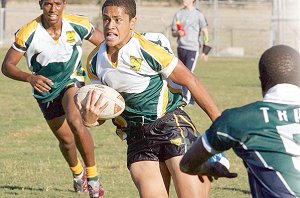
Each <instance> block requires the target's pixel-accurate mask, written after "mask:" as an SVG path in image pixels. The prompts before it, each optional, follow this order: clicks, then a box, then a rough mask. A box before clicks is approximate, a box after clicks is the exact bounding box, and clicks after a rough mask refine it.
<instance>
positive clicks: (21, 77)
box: [1, 62, 32, 82]
mask: <svg viewBox="0 0 300 198" xmlns="http://www.w3.org/2000/svg"><path fill="white" fill-rule="evenodd" d="M1 71H2V73H3V74H4V75H5V76H7V77H8V78H11V79H14V80H18V81H23V82H30V80H29V79H30V77H31V76H32V74H30V73H27V72H23V71H22V70H20V69H19V68H18V67H16V66H15V65H12V64H11V63H6V62H4V63H3V65H2V70H1Z"/></svg>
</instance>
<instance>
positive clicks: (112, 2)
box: [102, 0, 136, 20]
mask: <svg viewBox="0 0 300 198" xmlns="http://www.w3.org/2000/svg"><path fill="white" fill-rule="evenodd" d="M107 6H117V7H123V8H124V9H125V13H126V14H128V15H129V20H130V19H132V18H134V17H135V16H136V4H135V0H106V1H105V2H104V4H103V5H102V13H103V10H104V8H105V7H107Z"/></svg>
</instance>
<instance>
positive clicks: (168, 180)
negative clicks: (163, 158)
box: [159, 162, 171, 194]
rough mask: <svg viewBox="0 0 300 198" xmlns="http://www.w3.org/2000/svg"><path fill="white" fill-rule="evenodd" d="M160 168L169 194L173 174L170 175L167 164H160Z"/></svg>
mask: <svg viewBox="0 0 300 198" xmlns="http://www.w3.org/2000/svg"><path fill="white" fill-rule="evenodd" d="M159 168H160V173H161V176H162V178H163V180H164V184H165V187H166V190H167V192H168V194H169V189H170V184H171V174H170V172H169V170H168V167H167V166H166V164H165V162H159Z"/></svg>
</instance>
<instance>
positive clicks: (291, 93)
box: [263, 83, 300, 105]
mask: <svg viewBox="0 0 300 198" xmlns="http://www.w3.org/2000/svg"><path fill="white" fill-rule="evenodd" d="M263 101H264V102H274V103H282V104H295V105H300V88H299V87H298V86H296V85H292V84H287V83H283V84H278V85H275V86H274V87H272V88H270V89H269V90H268V91H267V93H266V95H265V97H264V99H263Z"/></svg>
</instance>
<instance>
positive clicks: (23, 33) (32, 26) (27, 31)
mask: <svg viewBox="0 0 300 198" xmlns="http://www.w3.org/2000/svg"><path fill="white" fill-rule="evenodd" d="M40 22H41V16H39V17H38V18H36V19H34V20H32V21H31V22H29V23H28V24H27V25H25V26H23V27H22V28H21V29H20V30H19V31H18V32H17V33H16V40H15V42H16V44H18V45H19V46H21V47H24V48H26V44H25V43H26V41H27V39H28V38H29V37H30V35H31V34H32V33H33V32H34V31H35V30H36V28H37V26H38V24H39V23H40Z"/></svg>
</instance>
